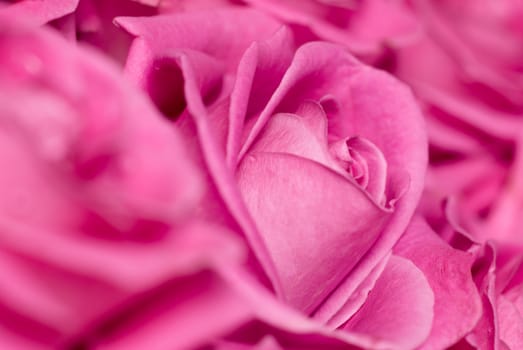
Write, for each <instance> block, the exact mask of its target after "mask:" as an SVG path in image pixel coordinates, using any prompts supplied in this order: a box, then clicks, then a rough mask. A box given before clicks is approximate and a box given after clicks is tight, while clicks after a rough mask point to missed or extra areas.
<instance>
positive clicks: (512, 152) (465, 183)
mask: <svg viewBox="0 0 523 350" xmlns="http://www.w3.org/2000/svg"><path fill="white" fill-rule="evenodd" d="M411 3H412V6H411V8H412V10H413V11H414V12H415V13H416V14H417V18H418V19H419V21H420V23H421V25H423V28H424V31H423V34H422V35H419V36H418V39H417V40H413V41H412V42H411V43H410V44H408V45H404V46H403V47H401V48H399V49H397V50H396V51H395V52H394V53H393V54H392V55H391V57H390V59H391V61H390V62H389V63H390V66H389V67H387V68H388V70H389V71H390V72H392V73H393V74H394V75H396V76H398V77H399V78H400V79H402V80H404V81H406V82H407V83H408V84H409V85H410V86H411V87H412V88H413V90H414V92H415V94H416V95H417V97H418V98H419V99H420V101H421V103H422V104H423V108H424V110H425V115H426V116H427V123H428V133H429V139H430V144H431V162H430V164H431V165H430V166H429V173H428V178H427V185H426V186H427V194H428V196H427V198H429V197H430V198H434V201H435V202H439V201H440V200H441V198H443V197H446V196H454V197H455V199H456V200H457V202H458V203H459V204H458V205H457V206H456V208H455V209H456V210H457V211H458V212H459V213H458V214H457V215H458V216H459V220H460V221H461V223H462V224H463V225H464V227H465V228H466V229H467V230H469V231H470V232H471V234H473V235H474V236H475V237H476V238H477V239H479V240H481V241H485V240H487V239H495V240H498V241H500V242H504V243H505V244H507V245H514V244H517V245H519V246H520V247H521V239H520V233H521V232H520V231H519V230H518V228H517V227H518V226H520V225H519V223H520V220H519V216H520V215H519V214H518V213H519V210H518V209H517V207H519V206H520V203H521V198H523V197H522V192H521V189H520V188H521V186H520V185H519V184H518V183H519V182H520V180H519V178H521V175H522V174H521V165H520V163H521V161H520V160H519V159H520V158H521V137H522V135H523V133H522V131H523V129H522V128H523V120H522V119H521V115H522V114H523V98H522V96H523V95H522V94H523V80H522V79H523V70H522V68H523V66H522V65H521V62H522V58H523V31H522V28H521V25H520V24H521V19H523V6H522V4H521V2H517V1H485V2H482V3H481V5H480V4H479V3H478V2H475V1H462V2H453V1H428V0H417V1H411ZM449 178H452V181H449V180H448V179H449ZM431 205H432V206H435V204H427V206H429V207H430V206H431ZM427 211H428V214H427V215H434V214H433V211H434V210H433V209H427ZM431 212H432V213H431ZM433 221H437V219H435V220H433ZM435 224H436V225H437V223H435Z"/></svg>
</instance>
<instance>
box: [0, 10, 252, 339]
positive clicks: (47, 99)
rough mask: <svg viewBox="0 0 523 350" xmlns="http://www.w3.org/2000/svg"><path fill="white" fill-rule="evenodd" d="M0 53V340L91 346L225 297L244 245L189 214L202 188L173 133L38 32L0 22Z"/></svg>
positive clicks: (95, 67)
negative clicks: (128, 326) (130, 324)
mask: <svg viewBox="0 0 523 350" xmlns="http://www.w3.org/2000/svg"><path fill="white" fill-rule="evenodd" d="M0 60H1V64H0V124H1V125H2V127H1V128H0V168H1V169H2V171H1V173H0V192H1V193H2V196H1V198H0V276H1V280H2V283H1V286H0V310H1V312H0V324H1V325H2V327H0V348H2V349H49V348H76V347H77V346H79V347H91V345H92V344H95V343H97V342H98V340H97V339H98V338H100V337H102V338H103V337H104V336H105V335H107V334H108V333H110V330H113V329H118V328H119V325H120V323H124V322H123V321H124V320H125V321H128V320H129V321H130V320H132V319H133V317H132V315H133V313H137V314H139V315H147V314H151V313H157V314H159V313H160V311H158V310H169V308H171V307H174V308H176V307H177V305H179V304H180V303H183V305H184V306H186V305H191V303H193V304H195V305H196V307H201V306H199V305H204V304H205V300H213V301H222V302H223V303H224V305H228V304H226V302H227V300H229V304H231V303H232V301H231V298H232V294H231V293H227V294H224V293H223V292H222V291H223V289H224V288H225V287H224V285H225V282H224V280H223V278H222V277H220V276H221V275H220V274H219V272H218V271H219V269H221V266H225V265H228V264H229V262H234V264H237V263H238V262H239V261H241V260H242V259H243V253H242V249H241V247H240V246H239V245H238V244H237V243H235V241H234V240H233V239H232V238H231V237H230V236H229V235H227V234H226V232H225V230H224V229H223V228H220V227H218V226H216V225H210V224H207V223H205V222H203V221H201V220H197V219H196V218H195V217H194V215H193V214H192V213H193V212H194V211H195V210H196V209H197V208H196V205H197V203H198V201H199V200H200V197H201V195H202V193H203V192H204V187H205V183H204V182H203V181H202V180H203V178H202V176H201V174H199V173H198V171H197V168H196V167H195V165H194V164H193V162H192V160H191V159H189V157H188V155H187V153H186V152H185V149H184V145H183V142H182V140H181V135H180V134H179V132H178V131H177V130H176V129H175V128H172V127H171V126H170V125H169V123H168V122H167V121H166V120H164V119H163V118H162V117H161V116H160V115H159V114H158V113H157V112H156V111H155V110H154V108H153V107H152V106H151V104H150V103H149V102H148V100H147V99H146V98H145V97H144V96H142V95H141V94H140V93H139V92H138V91H136V90H135V89H132V88H130V87H129V83H128V82H127V81H126V80H125V79H123V78H122V77H121V75H120V74H119V73H118V70H117V69H116V68H115V67H113V66H112V65H111V64H110V63H108V62H106V60H107V59H105V58H104V57H102V56H100V55H99V54H97V53H95V52H92V51H90V50H89V49H85V48H77V47H75V46H74V45H73V44H70V43H67V42H66V41H64V40H63V39H62V38H60V37H58V36H57V35H56V34H55V33H52V32H51V31H50V30H48V29H45V28H42V29H38V30H36V29H29V28H28V27H26V26H25V25H17V24H14V23H13V22H12V20H8V19H5V20H4V19H3V20H2V21H1V22H0ZM203 286H206V288H208V289H207V290H208V293H207V294H205V295H201V296H200V297H199V296H198V295H199V294H198V293H201V288H202V287H203ZM187 293H188V294H187ZM187 295H189V296H190V297H187ZM227 298H229V299H227ZM185 301H186V302H185ZM179 310H180V312H183V308H181V307H180V308H179ZM215 312H216V313H219V312H221V310H220V309H219V308H216V309H215ZM180 317H182V318H183V315H182V316H180ZM207 317H210V318H212V317H213V316H212V315H211V314H207ZM214 318H216V316H214ZM238 318H240V319H242V320H243V319H244V316H243V314H241V313H236V314H234V313H233V314H231V315H230V317H229V319H230V321H229V322H233V321H235V322H237V321H236V320H237V319H238ZM202 320H203V319H200V320H198V322H201V321H202ZM222 321H223V322H221V323H219V324H218V323H213V324H212V328H209V327H207V328H205V327H198V328H194V327H193V328H194V329H193V331H192V333H191V335H192V336H193V337H197V338H203V339H207V338H212V337H214V336H215V335H216V334H220V332H223V331H225V330H229V328H228V327H229V326H228V323H227V321H226V318H222ZM184 322H189V321H188V320H186V319H184ZM186 324H189V323H186ZM111 327H112V328H111ZM173 327H174V326H173ZM173 329H175V328H173ZM182 331H183V330H182ZM188 337H189V335H188ZM150 345H151V346H152V344H150ZM146 348H150V347H146Z"/></svg>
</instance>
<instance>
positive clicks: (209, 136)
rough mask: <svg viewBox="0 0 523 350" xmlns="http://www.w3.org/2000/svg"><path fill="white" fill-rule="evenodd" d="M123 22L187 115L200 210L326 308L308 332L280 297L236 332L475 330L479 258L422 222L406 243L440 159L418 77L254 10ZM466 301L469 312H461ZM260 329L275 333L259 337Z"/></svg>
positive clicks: (267, 272)
mask: <svg viewBox="0 0 523 350" xmlns="http://www.w3.org/2000/svg"><path fill="white" fill-rule="evenodd" d="M117 23H119V25H121V26H122V27H123V28H125V29H126V30H128V31H129V32H130V33H132V34H133V35H135V36H136V37H137V38H136V39H135V41H134V42H133V45H132V47H131V51H130V54H129V58H128V61H127V64H126V72H127V74H128V76H129V77H130V78H132V79H133V80H134V81H135V82H136V84H137V85H138V86H140V87H141V88H142V89H144V91H146V92H147V93H148V94H149V96H150V97H151V99H152V100H153V101H154V102H155V103H156V105H157V107H158V109H159V110H160V111H162V112H163V114H164V115H165V116H166V117H167V118H169V119H171V120H173V122H174V124H175V125H176V126H177V127H178V128H180V130H181V132H182V134H183V135H184V136H185V139H186V142H187V143H188V144H190V145H191V146H190V148H189V149H188V152H190V154H192V155H193V157H194V159H198V160H199V166H200V167H201V170H202V172H205V173H207V176H208V179H209V181H210V184H212V186H210V187H209V188H208V191H207V194H206V195H205V196H204V200H203V201H202V202H201V203H200V206H199V208H200V213H199V215H201V217H205V218H206V219H210V220H213V221H216V222H220V223H222V224H225V225H228V226H229V227H230V228H231V229H233V230H235V231H237V232H239V233H240V235H239V236H240V237H242V238H243V239H245V242H246V243H247V245H248V246H249V248H250V254H251V256H250V258H249V264H248V266H247V269H248V271H249V273H250V274H251V275H253V276H256V278H257V279H258V281H259V282H261V283H263V284H265V285H266V286H267V287H268V288H269V289H270V290H271V291H272V293H274V294H275V295H276V297H277V298H278V299H279V300H280V301H281V302H283V303H284V304H286V305H287V306H292V307H293V308H294V309H295V310H297V311H299V312H300V317H301V318H302V319H303V316H307V317H310V318H311V319H312V320H313V323H312V324H311V325H310V326H309V327H311V328H307V329H308V330H307V331H304V330H303V328H302V329H301V330H299V329H297V328H299V327H295V326H293V324H292V323H290V322H285V320H286V319H287V316H281V317H277V316H275V315H279V313H284V315H286V314H285V313H286V312H289V311H283V310H286V309H285V308H284V307H283V306H281V305H279V306H278V307H274V308H270V310H259V313H258V315H257V319H258V320H257V322H261V323H252V324H250V325H247V326H245V327H246V328H241V329H240V330H239V331H238V332H236V333H233V334H232V335H231V336H230V338H231V339H234V340H235V341H240V340H241V341H243V342H248V343H252V342H257V341H259V342H260V344H263V343H266V342H273V341H274V339H276V340H275V341H277V342H279V343H281V344H294V345H296V344H299V341H300V339H301V341H303V335H302V337H297V335H298V334H299V333H306V332H308V333H311V332H313V333H314V334H316V335H317V337H318V338H317V340H316V341H317V342H318V343H317V346H326V345H325V344H328V342H329V341H333V340H327V339H325V338H323V337H329V338H330V339H338V340H342V341H343V342H345V343H346V344H353V345H357V346H360V347H363V348H398V349H408V348H415V347H418V346H424V347H427V348H430V347H434V348H442V347H445V346H449V345H451V344H453V343H454V342H456V341H458V340H459V339H460V338H461V337H462V336H463V335H465V334H466V333H468V332H469V331H470V330H471V329H472V328H473V327H474V325H475V322H476V321H477V319H478V317H479V313H480V305H479V299H478V296H477V291H476V289H475V286H474V284H473V282H472V280H471V276H470V271H469V268H470V266H471V264H472V258H473V256H472V255H471V254H468V253H462V252H459V251H457V250H454V249H452V248H451V247H449V246H447V245H446V244H445V243H444V242H442V241H441V240H439V239H438V238H437V237H436V236H435V235H434V233H433V232H432V231H431V230H430V229H429V228H428V227H427V226H426V225H425V224H424V223H423V221H422V220H421V219H416V220H415V222H414V223H412V224H411V225H410V226H409V229H408V230H407V233H406V234H405V235H404V236H403V238H402V239H401V240H400V237H401V236H402V234H403V233H404V232H405V230H406V229H407V226H408V225H409V222H410V221H411V218H412V215H413V212H414V210H415V208H416V206H417V204H418V198H419V196H420V193H421V190H422V188H423V179H424V164H425V157H426V143H425V142H426V141H425V138H424V136H423V135H424V124H423V123H422V118H421V115H420V114H419V112H418V110H417V106H416V104H415V103H414V100H413V98H412V96H411V95H410V93H409V91H408V90H407V89H405V87H404V86H403V85H402V84H400V83H399V82H397V81H395V80H394V79H392V78H391V77H390V76H388V75H387V74H385V73H383V72H379V71H376V70H373V69H371V68H369V67H367V66H365V65H363V64H362V63H360V62H358V61H357V60H355V59H354V58H353V57H352V56H351V55H350V54H348V53H347V52H346V51H345V50H344V49H343V48H341V47H339V46H336V45H332V44H327V43H310V44H306V45H304V46H302V47H300V48H297V49H296V48H295V45H294V43H293V40H292V37H291V35H290V32H289V31H288V30H286V29H279V30H278V28H279V27H280V25H279V23H278V22H276V21H274V20H272V19H270V18H268V17H266V16H264V15H262V14H260V13H258V12H255V11H252V10H247V9H229V10H222V11H216V12H192V13H187V14H183V15H172V16H159V17H150V18H120V19H118V20H117ZM208 33H213V35H212V37H211V36H209V34H208ZM394 245H396V248H395V249H394V250H393V246H394ZM428 247H430V248H428ZM419 251H423V252H424V254H419ZM432 254H433V258H430V259H427V258H428V257H429V256H431V255H432ZM441 269H445V270H452V271H455V273H452V274H451V276H452V277H450V278H447V277H446V276H445V277H443V276H442V275H441V274H440V273H438V271H441ZM252 286H253V285H252V284H251V287H252ZM254 286H256V285H254ZM393 286H394V287H393ZM400 286H401V288H400ZM258 288H259V287H257V289H258ZM391 290H394V291H395V292H394V293H392V292H391ZM451 305H452V306H451ZM458 305H459V307H463V308H464V309H465V310H466V311H467V312H466V313H465V314H464V315H463V316H462V317H461V316H460V317H456V315H455V314H450V315H449V313H448V311H447V310H448V309H447V308H448V307H451V308H454V309H457V308H458ZM276 320H279V321H276ZM295 322H298V321H295ZM299 322H310V321H305V320H303V321H299ZM300 324H301V323H300ZM306 324H309V323H306ZM250 327H254V328H252V329H251V328H250ZM267 327H268V328H269V330H267ZM271 327H273V328H277V329H280V332H283V333H284V334H286V335H281V336H277V335H276V338H272V340H271V338H263V335H266V334H267V333H271V334H272V333H274V334H278V332H274V331H271V330H270V329H273V328H271ZM254 329H264V330H265V331H261V335H260V334H259V335H258V336H253V337H248V336H247V334H252V333H253V332H254ZM332 329H337V331H335V332H332V331H331V330H332ZM297 333H298V334H297ZM320 336H321V337H320ZM137 337H138V336H137ZM245 337H247V338H248V339H246V338H245ZM329 338H328V339H329ZM296 342H298V343H296ZM302 344H303V343H302ZM315 344H316V343H315ZM321 344H323V345H321ZM260 346H261V345H260ZM296 346H298V345H296Z"/></svg>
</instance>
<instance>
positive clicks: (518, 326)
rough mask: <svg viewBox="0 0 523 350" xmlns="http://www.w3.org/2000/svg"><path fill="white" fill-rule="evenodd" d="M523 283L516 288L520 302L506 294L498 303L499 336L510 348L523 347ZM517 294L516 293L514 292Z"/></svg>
mask: <svg viewBox="0 0 523 350" xmlns="http://www.w3.org/2000/svg"><path fill="white" fill-rule="evenodd" d="M522 286H523V285H521V286H519V288H517V289H519V290H515V292H517V294H518V299H519V300H518V301H519V303H518V302H516V303H514V302H512V301H510V300H509V299H508V298H507V297H505V296H503V295H502V296H500V297H499V298H498V303H497V312H498V320H499V337H500V340H501V341H503V342H504V343H505V344H506V345H507V347H508V349H510V350H516V349H521V348H523V302H522V300H523V297H521V295H522V292H523V288H522ZM514 294H516V293H514Z"/></svg>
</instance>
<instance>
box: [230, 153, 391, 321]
mask: <svg viewBox="0 0 523 350" xmlns="http://www.w3.org/2000/svg"><path fill="white" fill-rule="evenodd" d="M237 177H238V183H239V187H240V189H241V191H242V194H243V197H244V199H245V202H246V203H247V206H248V208H249V209H250V212H251V213H252V214H253V216H254V219H255V221H256V224H257V226H258V227H259V229H260V232H261V234H262V235H263V240H264V243H265V245H266V246H267V248H268V251H269V253H270V255H271V258H272V260H273V261H274V264H275V266H276V269H277V272H278V277H279V279H280V281H281V284H282V286H283V294H282V295H281V297H283V298H284V299H285V300H286V301H287V302H288V303H290V304H291V305H293V306H295V307H296V308H299V309H301V310H303V311H305V312H311V311H312V310H313V309H314V307H316V306H317V305H318V304H319V303H320V302H321V301H322V299H323V298H325V297H326V296H327V295H328V294H329V293H330V292H331V291H332V289H333V288H334V287H335V286H336V285H337V284H338V283H339V282H340V281H341V279H342V278H344V277H345V275H346V274H348V273H349V272H350V271H351V269H352V268H353V267H354V266H355V265H356V263H357V262H358V260H359V259H360V258H361V257H362V256H363V255H364V254H365V252H366V250H367V249H368V248H369V247H370V246H371V245H372V244H373V243H374V241H375V240H376V238H377V237H378V236H379V234H380V233H381V230H382V229H383V227H384V225H385V223H386V221H387V219H388V217H389V215H390V213H387V212H386V211H384V210H383V209H381V208H379V207H377V206H376V205H375V204H374V203H373V202H372V200H370V199H369V198H368V197H367V196H366V194H365V193H364V192H362V191H361V189H359V188H358V187H357V186H355V185H354V184H352V183H350V182H348V181H347V180H346V179H345V178H344V177H342V176H340V175H338V174H337V173H334V172H332V171H331V170H329V169H328V168H325V167H323V166H322V165H320V164H318V163H316V162H313V161H311V160H308V159H304V158H301V157H296V156H293V155H290V154H282V153H254V154H249V155H248V156H247V158H246V159H245V160H244V161H243V162H242V164H241V165H240V168H239V170H238V175H237ZM304 193H306V194H307V196H306V197H304V196H303V194H304ZM318 203H325V204H324V205H318ZM334 252H335V253H334ZM318 266H321V267H322V268H321V269H319V268H317V267H318ZM318 286H322V288H318Z"/></svg>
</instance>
